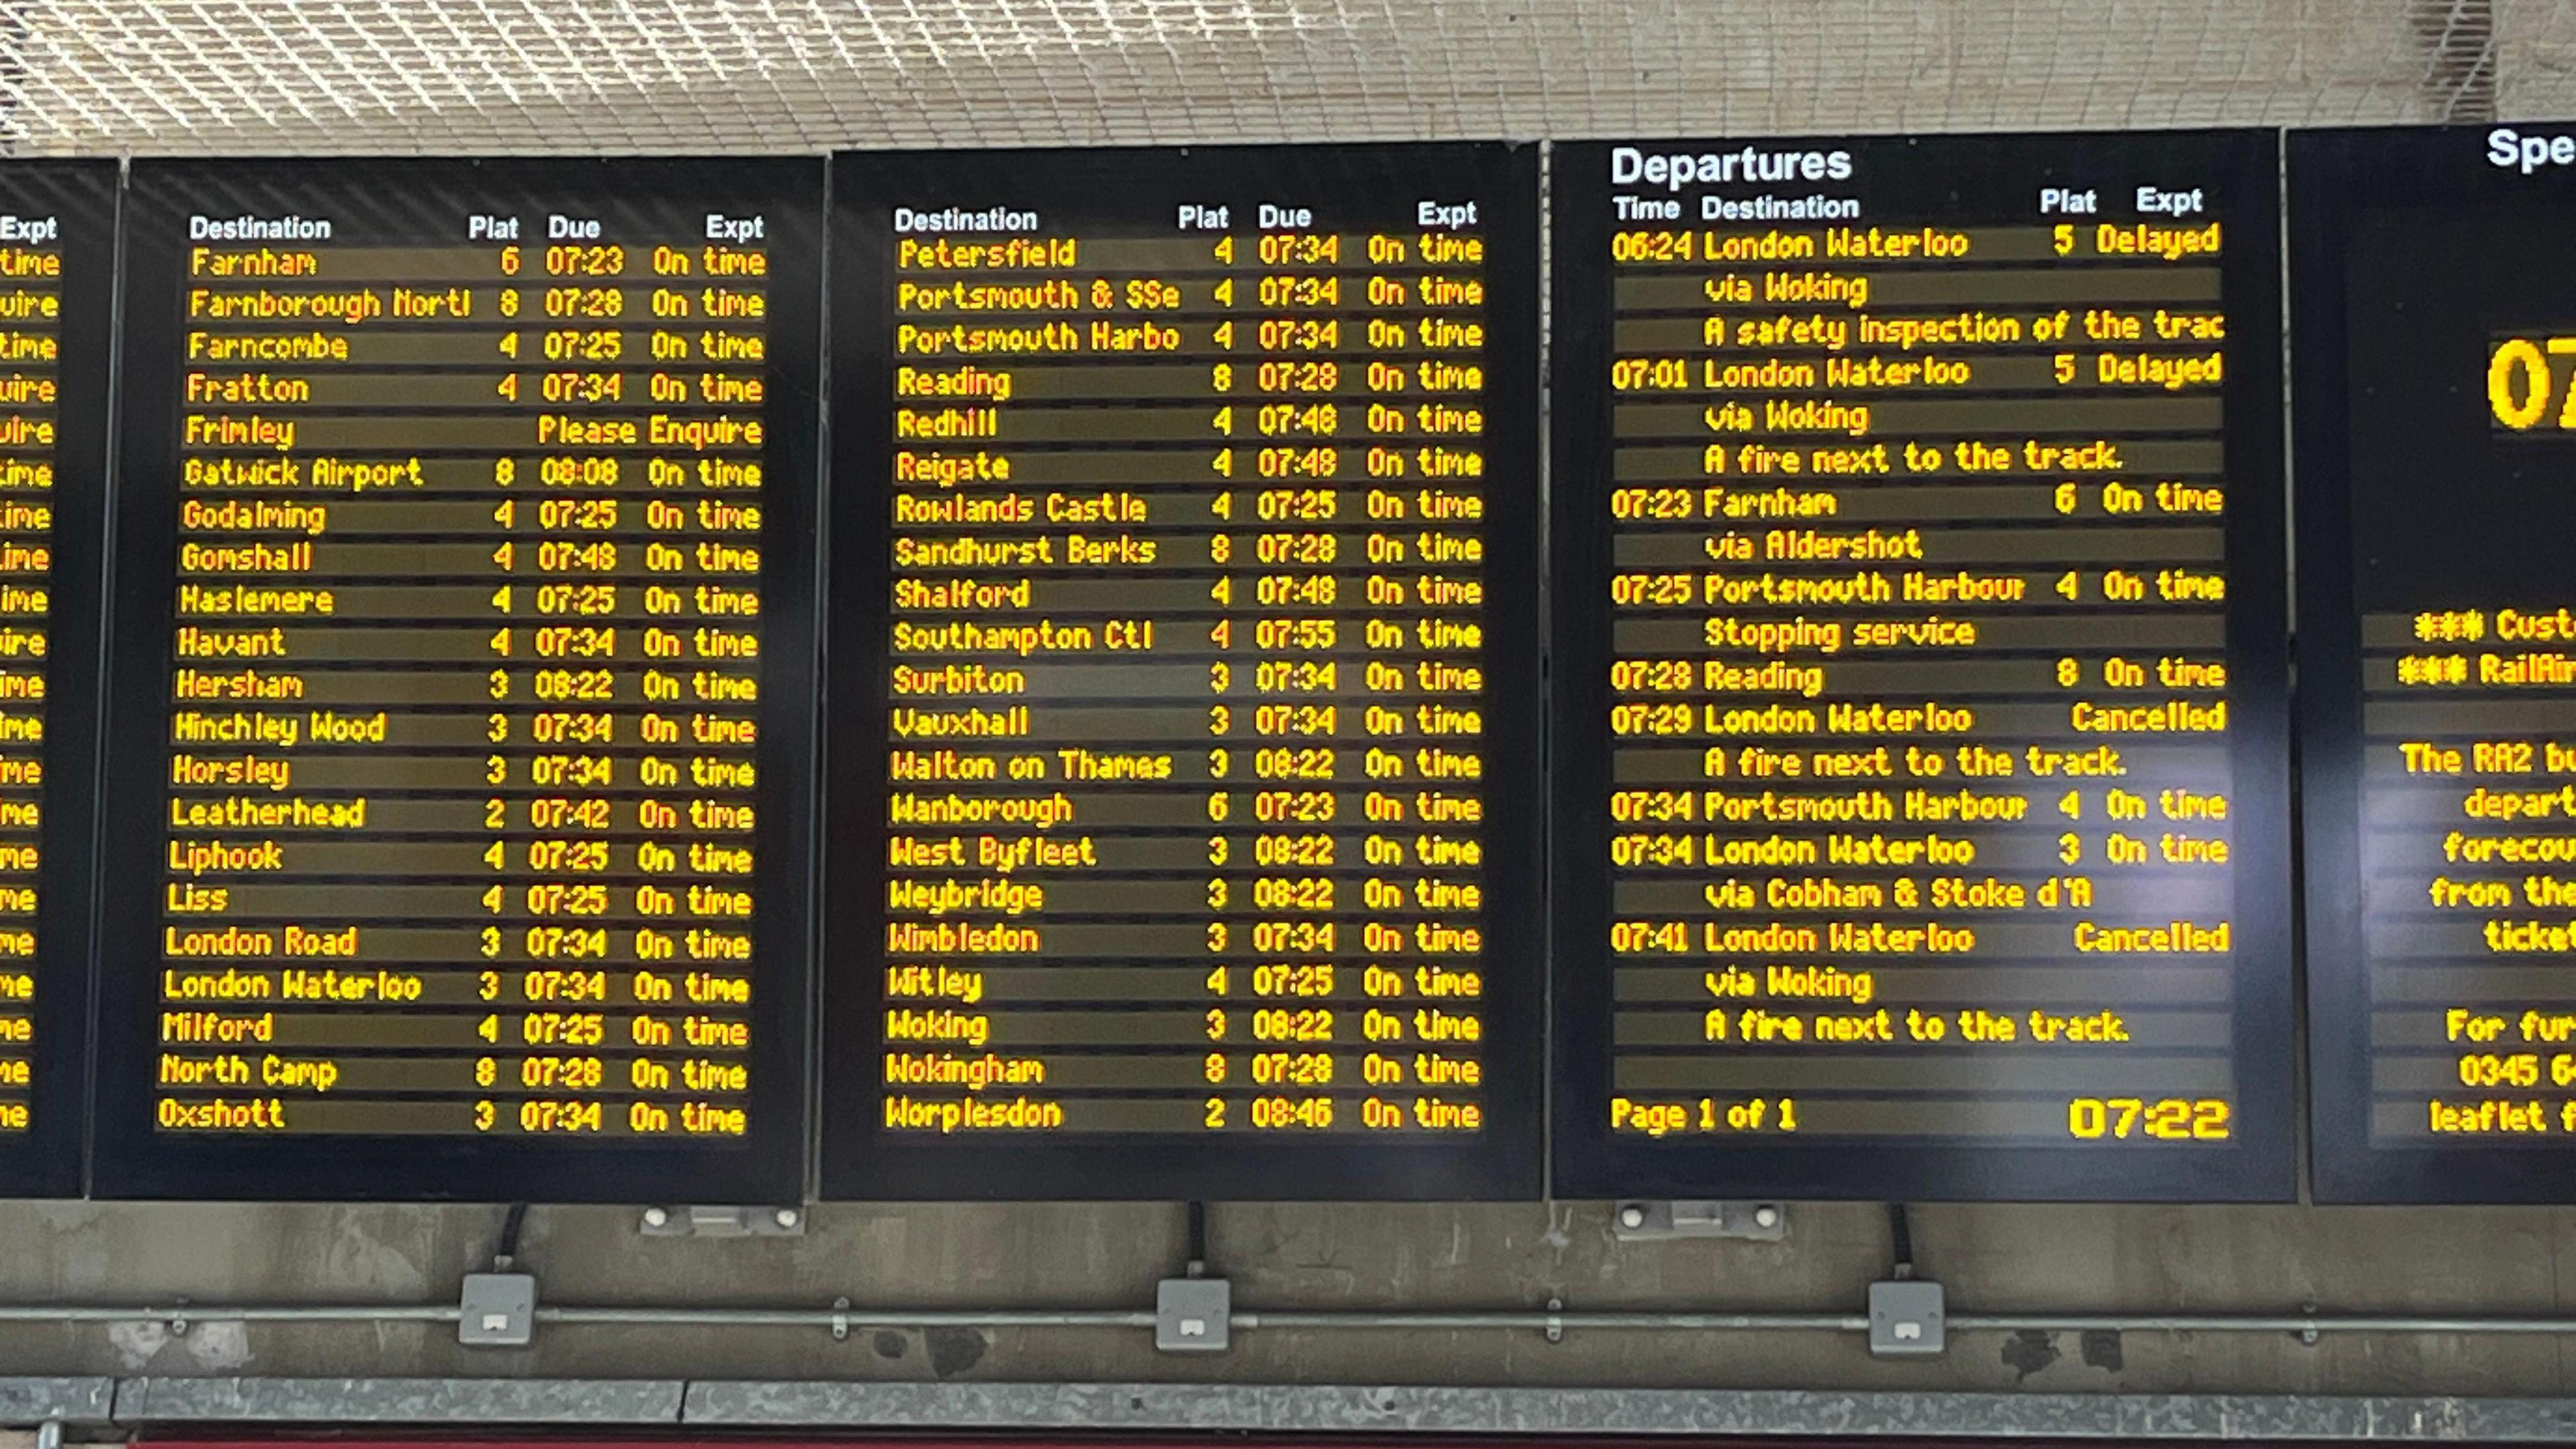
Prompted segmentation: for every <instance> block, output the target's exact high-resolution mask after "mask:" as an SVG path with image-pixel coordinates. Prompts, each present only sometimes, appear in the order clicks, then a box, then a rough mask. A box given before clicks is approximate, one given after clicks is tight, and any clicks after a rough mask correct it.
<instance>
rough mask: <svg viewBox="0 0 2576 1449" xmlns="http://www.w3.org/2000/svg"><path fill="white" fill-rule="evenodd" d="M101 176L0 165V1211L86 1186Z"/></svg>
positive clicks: (105, 228)
mask: <svg viewBox="0 0 2576 1449" xmlns="http://www.w3.org/2000/svg"><path fill="white" fill-rule="evenodd" d="M115 243H116V168H115V166H114V165H112V164H105V165H94V164H89V163H79V164H69V163H52V162H10V163H7V164H5V165H0V1199H6V1198H33V1197H62V1196H71V1195H76V1194H77V1193H79V1191H80V1189H81V1144H82V1140H83V1137H84V1135H85V1134H84V1123H83V1107H84V1076H85V1073H86V1066H85V1064H86V1062H87V1060H88V1055H89V1054H88V1031H89V967H90V884H89V883H90V874H91V871H90V842H91V838H92V831H91V822H92V819H93V808H92V801H93V796H94V793H95V789H96V783H95V781H96V777H95V774H94V769H93V766H94V761H95V759H96V757H97V726H98V708H97V699H98V666H97V659H98V628H99V580H100V578H101V575H102V572H103V569H102V560H101V558H100V556H99V550H100V548H101V535H100V530H101V525H102V523H103V521H104V517H105V511H106V498H107V467H106V457H107V439H106V428H107V401H108V374H109V365H108V350H109V340H110V339H109V332H110V327H111V323H112V316H113V313H112V310H111V309H112V306H113V298H114V294H115V275H114V261H113V259H114V257H115V255H116V245H115Z"/></svg>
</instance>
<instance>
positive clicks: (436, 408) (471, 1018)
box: [96, 159, 824, 1201]
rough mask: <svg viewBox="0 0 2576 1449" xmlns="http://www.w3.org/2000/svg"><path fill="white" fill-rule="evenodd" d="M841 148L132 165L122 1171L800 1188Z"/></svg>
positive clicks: (584, 1186) (487, 1193) (206, 1181)
mask: <svg viewBox="0 0 2576 1449" xmlns="http://www.w3.org/2000/svg"><path fill="white" fill-rule="evenodd" d="M823 173H824V167H823V163H822V162H821V161H820V160H819V159H815V160H810V161H743V160H724V161H703V162H673V163H662V162H640V161H639V162H590V161H583V162H545V163H536V162H485V163H475V162H447V161H440V162H419V163H415V162H405V161H370V162H367V163H365V164H363V165H353V164H351V163H349V162H346V161H332V162H328V163H312V164H303V163H278V164H257V165H222V164H177V163H172V164H157V163H156V164H138V165H136V166H135V167H134V168H133V171H132V178H131V183H130V185H131V190H130V196H129V201H128V204H127V220H126V228H125V237H126V240H125V247H126V256H127V273H126V287H125V302H124V316H125V344H124V360H123V367H122V380H123V381H122V387H123V392H122V397H123V404H122V410H123V421H122V425H121V427H122V431H121V437H122V441H121V445H120V446H121V449H122V452H121V455H120V456H121V463H120V474H119V477H120V480H121V481H120V493H119V503H118V510H119V523H118V539H117V545H116V548H117V556H118V557H117V565H118V568H119V569H120V571H121V581H120V584H119V587H118V594H119V600H120V604H121V606H122V607H120V609H119V611H118V614H117V618H116V620H115V622H114V625H113V630H114V635H115V640H116V663H115V669H116V686H115V694H114V698H113V703H112V705H111V713H112V720H111V723H110V726H109V739H110V742H111V745H112V748H113V749H114V750H115V757H116V758H117V759H119V760H120V761H122V762H123V768H121V769H119V770H117V771H116V772H114V775H115V777H114V779H113V781H112V782H111V785H110V790H109V805H108V808H109V809H110V811H111V812H112V814H111V818H113V819H115V820H116V821H118V822H119V828H118V829H117V830H115V831H114V832H111V839H110V841H109V844H108V845H107V847H106V849H107V866H108V869H107V873H106V879H107V880H109V881H111V882H113V883H114V885H113V886H112V888H111V889H113V890H114V891H115V892H116V894H115V895H114V897H113V898H112V899H111V900H110V901H108V902H107V904H106V910H105V911H104V916H105V925H104V932H105V934H104V937H103V940H104V943H105V947H106V958H105V959H106V960H107V961H108V962H109V963H112V964H111V966H110V967H109V969H108V970H107V971H106V972H105V973H104V976H103V980H102V982H101V990H100V1003H101V1004H100V1011H101V1028H100V1030H101V1034H102V1036H101V1039H102V1042H103V1045H102V1047H101V1064H100V1068H99V1072H98V1089H97V1091H98V1102H99V1108H98V1111H99V1121H98V1127H97V1131H98V1145H97V1165H96V1176H97V1183H98V1189H99V1191H100V1192H101V1194H102V1195H123V1196H257V1197H278V1198H293V1197H332V1198H370V1197H384V1198H500V1199H537V1200H558V1201H578V1200H584V1199H602V1198H618V1199H629V1200H632V1199H635V1198H639V1197H660V1198H665V1199H688V1198H696V1199H699V1200H707V1199H709V1198H720V1199H721V1200H725V1201H741V1200H744V1199H746V1198H748V1199H752V1200H759V1199H762V1198H768V1199H773V1200H792V1199H794V1198H796V1197H798V1196H799V1195H800V1193H801V1190H802V1186H803V1180H804V1173H803V1165H802V1163H801V1161H800V1158H801V1152H800V1144H801V1142H802V1140H803V1133H804V1127H803V1101H804V1096H805V1081H806V1078H805V1075H804V1042H803V1023H804V1021H805V1007H804V1000H805V993H806V991H807V989H808V979H809V970H808V962H809V943H810V935H811V932H810V927H809V924H808V916H807V912H808V909H809V902H810V887H809V881H808V872H809V869H810V861H811V850H810V845H809V842H808V835H809V832H810V828H811V827H810V819H811V816H810V810H811V796H812V789H811V775H810V771H811V766H810V754H811V748H812V746H811V708H812V695H811V686H810V683H809V681H810V679H811V677H812V675H813V672H814V669H813V658H812V654H813V647H814V640H813V636H812V627H811V625H810V623H809V622H808V620H807V614H808V611H809V610H810V607H811V599H812V577H811V576H812V572H813V568H814V554H813V548H812V530H813V527H814V522H813V511H812V507H813V501H812V494H813V489H814V486H815V485H814V481H813V468H814V461H815V460H814V448H815V441H814V440H815V435H816V432H817V421H818V419H817V411H816V408H817V404H816V401H815V397H814V390H815V387H816V385H817V376H818V371H819V365H818V355H817V352H818V345H819V320H818V312H819V285H820V259H819V251H820V245H819V242H820V230H821V213H822V205H823V185H824V174H823Z"/></svg>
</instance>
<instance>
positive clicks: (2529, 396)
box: [2487, 337, 2576, 432]
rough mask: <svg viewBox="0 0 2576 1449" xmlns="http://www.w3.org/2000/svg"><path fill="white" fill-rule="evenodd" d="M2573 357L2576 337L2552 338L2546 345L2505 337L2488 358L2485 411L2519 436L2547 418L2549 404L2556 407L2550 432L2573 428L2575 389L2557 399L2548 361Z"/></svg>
mask: <svg viewBox="0 0 2576 1449" xmlns="http://www.w3.org/2000/svg"><path fill="white" fill-rule="evenodd" d="M2571 354H2576V337H2552V338H2550V339H2549V340H2548V342H2547V343H2546V344H2542V343H2536V342H2533V341H2532V340H2531V339H2529V338H2527V337H2508V338H2506V339H2505V340H2504V341H2502V342H2499V343H2497V344H2496V347H2495V350H2494V351H2493V352H2491V353H2489V354H2487V408H2488V410H2489V411H2490V412H2492V413H2494V414H2495V420H2496V421H2497V422H2500V423H2502V424H2504V425H2505V426H2506V427H2508V428H2511V429H2513V430H2514V431H2515V432H2522V431H2525V430H2527V429H2530V428H2533V427H2537V426H2539V425H2540V424H2541V421H2542V420H2543V419H2545V418H2548V417H2549V404H2550V403H2551V402H2552V401H2557V402H2558V403H2559V408H2558V416H2557V418H2556V419H2555V420H2554V421H2552V422H2550V424H2549V426H2551V427H2553V428H2576V387H2571V388H2569V389H2568V390H2567V393H2566V396H2565V397H2564V398H2559V397H2558V396H2557V393H2558V386H2557V376H2556V371H2555V369H2554V368H2553V366H2552V365H2551V362H2550V359H2551V358H2554V357H2566V356H2570V355H2571Z"/></svg>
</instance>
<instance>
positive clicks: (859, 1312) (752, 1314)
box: [0, 1303, 2576, 1335]
mask: <svg viewBox="0 0 2576 1449" xmlns="http://www.w3.org/2000/svg"><path fill="white" fill-rule="evenodd" d="M461 1316H462V1313H461V1310H460V1309H458V1308H457V1307H455V1306H453V1305H444V1304H378V1303H341V1304H214V1303H205V1304H200V1303H186V1304H171V1305H149V1304H121V1305H120V1304H98V1303H59V1304H56V1303H10V1304H0V1323H167V1324H189V1323H213V1322H226V1323H454V1322H456V1321H457V1320H458V1318H460V1317H461ZM536 1317H537V1321H538V1322H540V1323H553V1324H561V1325H565V1326H581V1325H620V1326H627V1327H665V1328H689V1327H697V1328H823V1329H831V1328H1122V1329H1150V1328H1152V1327H1153V1326H1154V1315H1153V1313H1151V1312H1149V1311H1143V1310H1135V1309H1117V1308H1099V1309H1086V1308H1067V1309H956V1308H870V1307H858V1306H853V1307H848V1308H748V1307H746V1308H722V1307H714V1308H689V1307H658V1306H578V1305H570V1304H540V1305H539V1306H538V1308H537V1312H536ZM1231 1323H1232V1325H1233V1326H1234V1327H1236V1328H1238V1329H1242V1330H1244V1331H1246V1332H1254V1331H1258V1330H1261V1329H1265V1328H1266V1329H1320V1330H1377V1331H1386V1330H1398V1331H1402V1330H1426V1331H1442V1330H1524V1331H1530V1332H1544V1331H1547V1330H1550V1329H1557V1330H1562V1331H1565V1332H1577V1331H1641V1330H1642V1331H1657V1330H1664V1331H1675V1332H1724V1333H1861V1332H1865V1331H1867V1329H1868V1327H1869V1319H1868V1317H1867V1316H1866V1315H1863V1314H1858V1313H1786V1312H1784V1313H1691V1312H1661V1311H1647V1312H1624V1311H1578V1310H1572V1309H1567V1310H1563V1311H1558V1312H1550V1311H1548V1310H1545V1309H1510V1310H1500V1311H1491V1312H1484V1311H1458V1312H1440V1311H1423V1312H1415V1311H1408V1310H1401V1309H1389V1310H1383V1311H1379V1310H1359V1311H1308V1310H1279V1311H1274V1310H1259V1309H1247V1310H1244V1311H1241V1312H1238V1313H1235V1314H1233V1315H1232V1317H1231ZM1949 1327H1950V1331H1952V1332H1953V1333H1979V1332H1999V1333H2015V1332H2040V1333H2082V1332H2095V1331H2104V1332H2111V1333H2287V1334H2309V1333H2315V1334H2327V1333H2449V1334H2508V1335H2548V1334H2569V1335H2576V1318H2530V1317H2520V1318H2517V1317H2493V1318H2489V1317H2472V1316H2464V1315H2457V1314H2450V1315H2443V1314H2295V1313H2289V1314H2223V1313H2198V1314H2175V1313H2136V1314H2120V1313H2100V1314H2051V1313H1954V1314H1951V1315H1950V1317H1949Z"/></svg>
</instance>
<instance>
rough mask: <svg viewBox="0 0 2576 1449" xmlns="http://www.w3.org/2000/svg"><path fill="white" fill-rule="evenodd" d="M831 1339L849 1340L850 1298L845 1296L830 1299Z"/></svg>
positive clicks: (839, 1341)
mask: <svg viewBox="0 0 2576 1449" xmlns="http://www.w3.org/2000/svg"><path fill="white" fill-rule="evenodd" d="M832 1341H833V1342H834V1343H847V1342H849V1341H850V1300H849V1299H848V1298H847V1297H841V1298H835V1299H833V1300H832Z"/></svg>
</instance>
